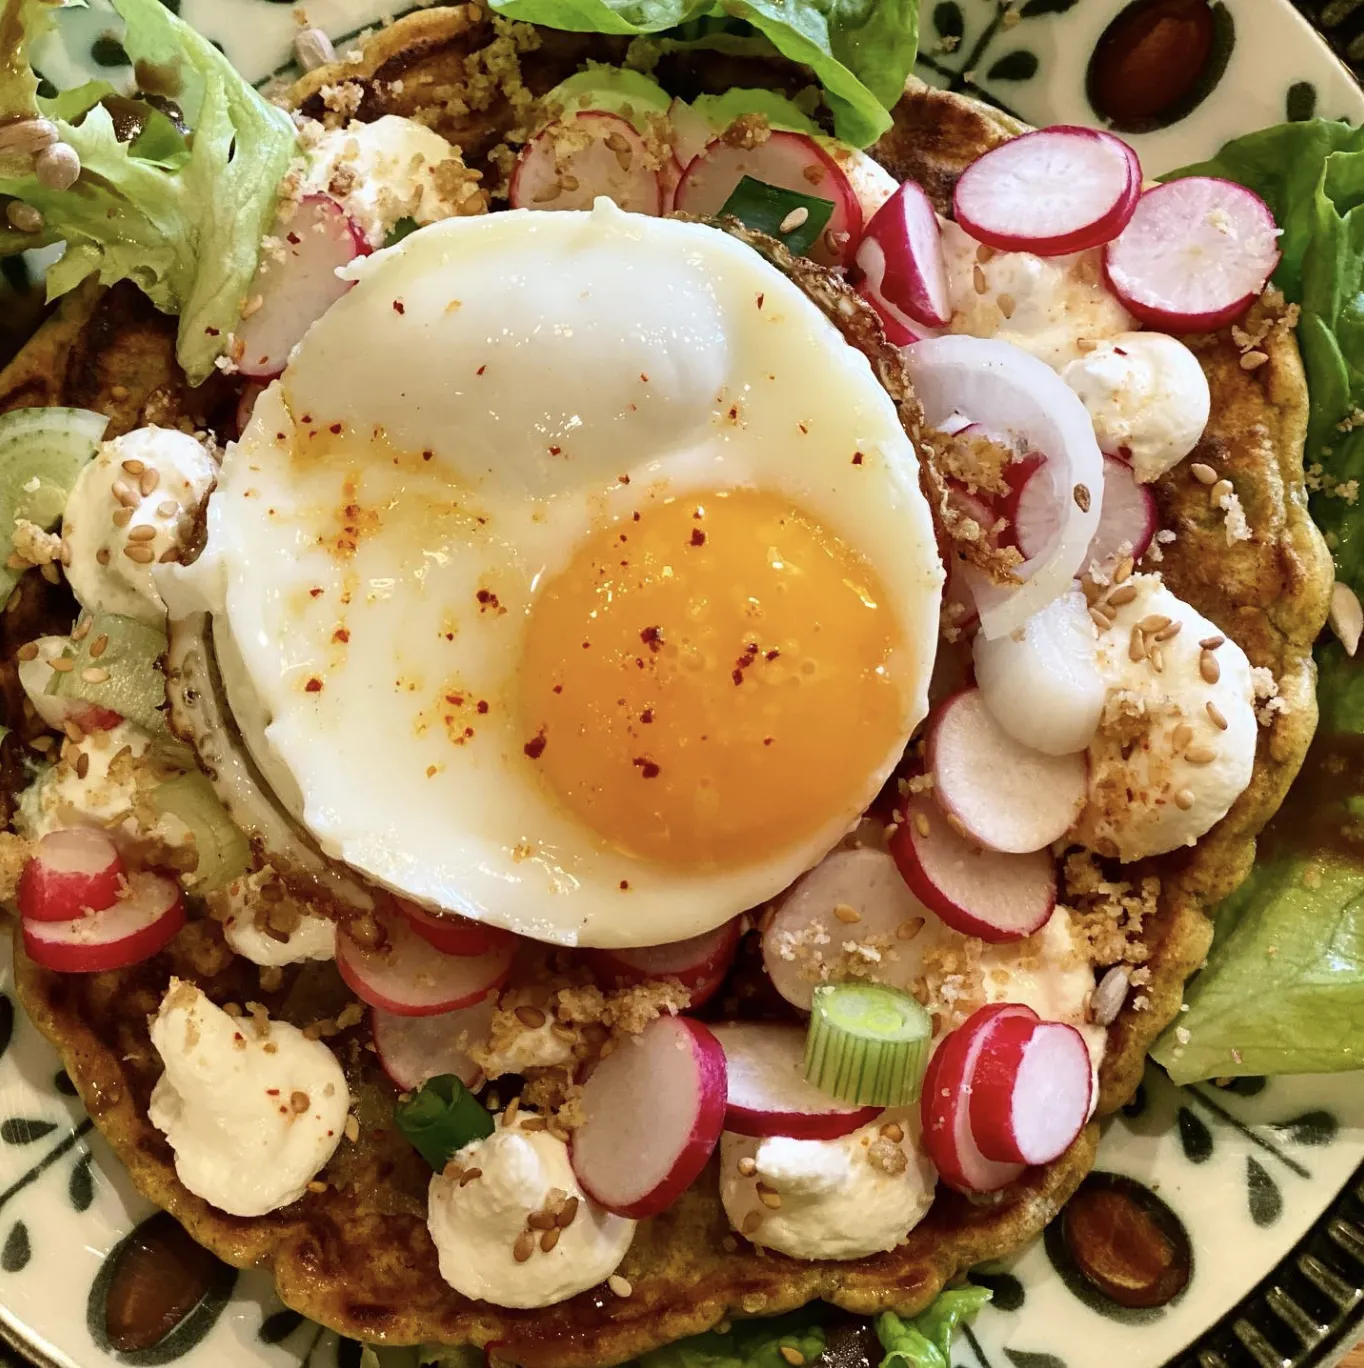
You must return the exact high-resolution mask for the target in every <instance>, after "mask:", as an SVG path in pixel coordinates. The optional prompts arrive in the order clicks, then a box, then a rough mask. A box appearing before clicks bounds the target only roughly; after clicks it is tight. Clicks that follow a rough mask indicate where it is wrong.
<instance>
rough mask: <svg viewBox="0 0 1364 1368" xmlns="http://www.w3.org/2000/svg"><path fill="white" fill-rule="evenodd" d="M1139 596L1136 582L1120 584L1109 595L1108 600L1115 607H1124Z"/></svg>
mask: <svg viewBox="0 0 1364 1368" xmlns="http://www.w3.org/2000/svg"><path fill="white" fill-rule="evenodd" d="M1136 596H1137V586H1136V585H1135V584H1124V585H1120V586H1119V587H1118V588H1117V589H1115V590H1114V591H1113V592H1112V593H1111V594H1109V596H1108V602H1109V603H1110V604H1111V605H1112V606H1113V607H1114V608H1122V607H1124V606H1125V605H1126V604H1129V603H1131V602H1132V600H1133V599H1134V598H1136Z"/></svg>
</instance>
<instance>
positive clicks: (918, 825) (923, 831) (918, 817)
mask: <svg viewBox="0 0 1364 1368" xmlns="http://www.w3.org/2000/svg"><path fill="white" fill-rule="evenodd" d="M914 830H915V831H917V832H918V833H919V835H920V836H927V835H928V833H929V831H930V827H929V825H928V814H927V813H923V812H916V813H915V814H914Z"/></svg>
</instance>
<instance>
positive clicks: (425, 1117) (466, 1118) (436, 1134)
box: [393, 1074, 493, 1173]
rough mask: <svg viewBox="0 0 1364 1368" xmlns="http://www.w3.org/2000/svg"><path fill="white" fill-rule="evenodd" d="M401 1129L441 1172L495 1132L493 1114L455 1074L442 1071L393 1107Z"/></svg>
mask: <svg viewBox="0 0 1364 1368" xmlns="http://www.w3.org/2000/svg"><path fill="white" fill-rule="evenodd" d="M393 1119H394V1121H395V1122H397V1126H398V1129H399V1130H400V1131H402V1133H403V1134H404V1135H405V1136H406V1137H407V1138H408V1140H410V1141H411V1142H412V1145H413V1148H414V1149H416V1150H417V1152H418V1153H419V1154H420V1155H421V1157H422V1158H423V1159H425V1160H426V1162H427V1163H428V1164H430V1165H431V1167H432V1168H433V1169H435V1170H436V1172H437V1173H439V1172H440V1171H441V1170H442V1169H443V1168H444V1167H445V1166H446V1164H448V1163H449V1162H450V1158H451V1156H452V1155H454V1154H455V1153H456V1151H458V1150H462V1149H463V1148H464V1146H465V1145H467V1144H468V1143H469V1142H470V1141H471V1140H482V1139H484V1138H485V1137H487V1136H489V1135H491V1134H492V1133H493V1118H492V1117H491V1116H490V1115H489V1114H488V1112H487V1109H486V1108H485V1107H484V1106H483V1104H482V1103H481V1102H480V1101H479V1100H478V1098H476V1097H475V1096H474V1095H473V1093H471V1092H470V1091H469V1090H468V1088H466V1087H465V1086H464V1084H463V1083H461V1082H460V1081H459V1079H458V1078H456V1077H455V1076H454V1074H438V1075H437V1076H436V1077H435V1078H430V1079H427V1081H426V1082H425V1083H423V1084H422V1086H421V1087H420V1088H419V1089H418V1090H417V1091H416V1092H415V1093H414V1094H413V1095H412V1096H411V1097H410V1098H409V1099H408V1100H407V1101H406V1102H399V1103H398V1105H397V1106H396V1107H395V1108H394V1109H393Z"/></svg>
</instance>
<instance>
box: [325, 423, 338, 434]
mask: <svg viewBox="0 0 1364 1368" xmlns="http://www.w3.org/2000/svg"><path fill="white" fill-rule="evenodd" d="M327 431H328V432H330V433H331V435H332V436H333V437H338V436H340V434H341V424H340V423H333V424H332V425H331V427H329V428H328V429H327Z"/></svg>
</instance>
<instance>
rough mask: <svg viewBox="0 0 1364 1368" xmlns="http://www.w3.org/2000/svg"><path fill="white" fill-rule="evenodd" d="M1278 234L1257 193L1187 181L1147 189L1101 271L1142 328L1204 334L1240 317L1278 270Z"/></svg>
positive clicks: (1208, 180) (1202, 179) (1208, 179)
mask: <svg viewBox="0 0 1364 1368" xmlns="http://www.w3.org/2000/svg"><path fill="white" fill-rule="evenodd" d="M1279 256H1280V252H1279V228H1278V225H1277V224H1276V223H1275V222H1274V215H1273V214H1272V213H1271V212H1270V208H1269V205H1267V204H1266V203H1265V202H1264V200H1262V199H1261V198H1260V197H1259V195H1257V194H1255V192H1254V191H1253V190H1247V189H1246V188H1245V186H1243V185H1237V184H1235V183H1234V182H1233V181H1226V180H1218V179H1216V178H1215V177H1212V176H1189V177H1186V178H1185V179H1184V180H1175V181H1169V182H1167V183H1166V184H1165V185H1158V186H1156V187H1155V189H1153V190H1148V191H1147V192H1146V193H1145V194H1144V195H1143V196H1142V197H1141V200H1140V201H1139V203H1138V204H1137V208H1136V212H1135V213H1134V214H1133V215H1132V221H1131V222H1130V223H1129V224H1128V225H1127V227H1126V228H1125V229H1123V232H1122V235H1121V236H1120V237H1119V238H1118V239H1117V240H1116V241H1114V242H1111V243H1109V245H1108V249H1107V251H1106V252H1105V254H1104V270H1105V272H1106V274H1107V276H1108V283H1109V285H1110V286H1112V288H1113V293H1114V294H1116V295H1117V296H1118V298H1119V299H1121V300H1122V302H1123V303H1124V304H1125V305H1126V306H1127V307H1128V309H1129V310H1130V311H1131V312H1132V313H1134V314H1136V316H1137V317H1138V318H1140V319H1141V320H1142V322H1144V323H1149V324H1150V325H1151V326H1152V327H1153V328H1160V329H1162V330H1164V331H1166V332H1186V333H1188V332H1206V331H1208V330H1209V329H1211V328H1220V327H1222V326H1223V325H1224V324H1227V323H1231V322H1232V321H1233V320H1235V319H1237V318H1239V317H1240V316H1241V315H1242V314H1243V313H1245V311H1246V310H1247V309H1248V308H1249V307H1250V306H1251V304H1253V303H1254V302H1255V300H1256V299H1257V298H1258V297H1259V295H1260V292H1261V291H1262V290H1263V289H1264V287H1265V286H1266V285H1267V284H1268V283H1269V277H1270V276H1272V275H1273V274H1274V268H1275V267H1276V266H1278V264H1279Z"/></svg>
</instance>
